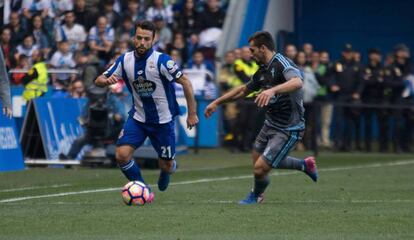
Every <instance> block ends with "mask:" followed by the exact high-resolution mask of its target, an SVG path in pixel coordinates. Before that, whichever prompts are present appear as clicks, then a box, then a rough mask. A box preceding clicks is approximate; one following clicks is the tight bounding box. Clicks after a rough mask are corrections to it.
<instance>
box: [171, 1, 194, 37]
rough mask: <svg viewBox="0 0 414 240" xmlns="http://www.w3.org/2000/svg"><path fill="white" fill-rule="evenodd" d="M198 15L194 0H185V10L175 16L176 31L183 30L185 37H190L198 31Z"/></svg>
mask: <svg viewBox="0 0 414 240" xmlns="http://www.w3.org/2000/svg"><path fill="white" fill-rule="evenodd" d="M198 15H199V14H198V13H197V11H196V10H195V8H194V0H185V5H184V8H183V10H182V11H180V12H178V13H177V14H176V16H175V26H174V29H175V31H183V34H184V37H185V38H189V37H190V36H191V34H193V33H196V32H198V28H199V26H198V25H199V20H198V17H199V16H198Z"/></svg>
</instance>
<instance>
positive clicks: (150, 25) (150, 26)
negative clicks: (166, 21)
mask: <svg viewBox="0 0 414 240" xmlns="http://www.w3.org/2000/svg"><path fill="white" fill-rule="evenodd" d="M138 28H141V29H144V30H148V31H152V37H153V38H154V37H155V31H156V29H155V25H154V23H153V22H151V21H147V20H143V21H140V22H138V23H137V24H136V25H135V30H136V29H138Z"/></svg>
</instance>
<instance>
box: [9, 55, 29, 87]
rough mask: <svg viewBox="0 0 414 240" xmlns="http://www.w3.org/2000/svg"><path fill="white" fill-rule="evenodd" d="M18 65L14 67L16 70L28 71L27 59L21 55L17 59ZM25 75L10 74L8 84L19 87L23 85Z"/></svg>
mask: <svg viewBox="0 0 414 240" xmlns="http://www.w3.org/2000/svg"><path fill="white" fill-rule="evenodd" d="M17 62H18V65H17V66H16V69H17V70H29V67H30V64H29V58H28V57H27V56H26V55H24V54H21V55H20V56H19V59H18V61H17ZM25 75H26V73H12V74H11V79H10V82H11V84H12V85H21V84H23V78H24V76H25Z"/></svg>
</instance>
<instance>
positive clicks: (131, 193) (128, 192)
mask: <svg viewBox="0 0 414 240" xmlns="http://www.w3.org/2000/svg"><path fill="white" fill-rule="evenodd" d="M151 198H152V196H151V193H150V190H149V188H148V187H147V186H146V185H145V184H144V183H142V182H139V181H132V182H129V183H127V184H125V186H124V187H123V188H122V199H123V200H124V203H125V204H126V205H129V206H130V205H135V206H143V205H144V204H145V203H150V202H151V201H152V199H151Z"/></svg>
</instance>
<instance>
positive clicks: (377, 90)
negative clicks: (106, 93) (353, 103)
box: [361, 49, 389, 152]
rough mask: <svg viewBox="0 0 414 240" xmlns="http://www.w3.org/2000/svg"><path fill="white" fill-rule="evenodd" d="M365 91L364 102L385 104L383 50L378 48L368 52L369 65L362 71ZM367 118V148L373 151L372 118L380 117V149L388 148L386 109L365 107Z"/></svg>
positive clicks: (364, 112)
mask: <svg viewBox="0 0 414 240" xmlns="http://www.w3.org/2000/svg"><path fill="white" fill-rule="evenodd" d="M362 82H363V91H362V95H361V99H362V102H363V103H368V104H384V103H385V102H384V68H383V66H382V65H381V52H380V51H379V50H378V49H370V50H369V52H368V65H367V66H365V67H364V68H363V71H362ZM362 113H363V116H364V120H365V150H366V151H368V152H370V151H371V141H372V124H371V123H372V118H373V117H375V118H376V119H378V121H377V122H378V125H379V139H378V140H379V145H380V151H387V150H388V136H387V135H388V134H387V133H388V130H389V126H388V116H387V115H388V114H387V111H386V110H385V109H379V108H364V109H363V112H362Z"/></svg>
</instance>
